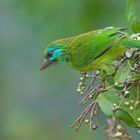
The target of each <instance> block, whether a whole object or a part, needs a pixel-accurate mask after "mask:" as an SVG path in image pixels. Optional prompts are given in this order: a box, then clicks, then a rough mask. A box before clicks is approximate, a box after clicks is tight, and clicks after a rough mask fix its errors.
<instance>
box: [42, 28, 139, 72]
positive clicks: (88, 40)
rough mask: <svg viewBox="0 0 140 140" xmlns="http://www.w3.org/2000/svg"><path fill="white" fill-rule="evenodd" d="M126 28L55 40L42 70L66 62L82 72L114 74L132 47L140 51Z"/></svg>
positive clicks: (46, 55) (51, 44) (45, 57)
mask: <svg viewBox="0 0 140 140" xmlns="http://www.w3.org/2000/svg"><path fill="white" fill-rule="evenodd" d="M126 29H127V28H119V27H113V26H110V27H105V28H103V29H97V30H94V31H90V32H87V33H84V34H80V35H77V36H74V37H68V38H64V39H59V40H56V41H53V42H52V43H50V44H49V45H48V46H47V47H46V48H45V51H44V54H43V59H44V61H43V63H42V64H41V67H40V70H41V71H42V70H44V69H46V68H48V67H49V66H51V65H53V64H56V63H59V62H66V63H68V64H69V65H70V66H71V67H72V68H74V69H75V70H77V71H80V72H90V71H94V70H102V71H105V72H106V73H112V71H114V66H113V62H114V61H118V60H120V59H121V58H122V57H123V56H124V54H125V52H126V51H127V50H128V48H137V49H138V50H139V49H140V41H139V40H136V39H134V38H131V35H129V34H127V33H126V31H125V30H126ZM111 69H112V70H111Z"/></svg>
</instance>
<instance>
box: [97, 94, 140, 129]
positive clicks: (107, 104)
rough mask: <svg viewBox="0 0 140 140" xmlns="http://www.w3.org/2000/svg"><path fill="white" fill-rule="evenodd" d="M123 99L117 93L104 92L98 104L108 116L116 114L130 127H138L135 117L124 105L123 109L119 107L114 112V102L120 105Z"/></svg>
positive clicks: (99, 97)
mask: <svg viewBox="0 0 140 140" xmlns="http://www.w3.org/2000/svg"><path fill="white" fill-rule="evenodd" d="M121 101H122V99H121V97H120V96H119V95H118V94H116V93H108V92H104V93H102V94H100V95H99V96H98V104H99V106H100V108H101V110H102V111H103V112H104V113H105V114H106V115H107V116H108V117H113V116H116V117H117V118H118V119H120V120H122V121H124V122H125V123H126V124H127V125H128V126H130V127H136V126H137V125H136V122H135V120H134V119H133V117H132V116H131V115H132V114H131V115H130V114H129V113H130V112H129V111H128V109H125V108H124V107H123V106H122V109H119V110H117V111H115V112H113V111H112V110H113V106H114V104H117V105H119V104H120V102H121Z"/></svg>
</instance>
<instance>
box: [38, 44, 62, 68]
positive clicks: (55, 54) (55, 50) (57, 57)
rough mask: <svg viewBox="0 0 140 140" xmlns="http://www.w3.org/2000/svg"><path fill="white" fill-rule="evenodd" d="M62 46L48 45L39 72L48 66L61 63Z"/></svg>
mask: <svg viewBox="0 0 140 140" xmlns="http://www.w3.org/2000/svg"><path fill="white" fill-rule="evenodd" d="M62 46H63V44H56V43H52V44H50V45H49V46H48V47H47V48H46V49H45V51H44V54H43V58H44V62H43V63H42V65H41V67H40V70H44V69H46V68H47V67H49V66H50V65H52V64H54V63H56V62H58V61H63V49H62Z"/></svg>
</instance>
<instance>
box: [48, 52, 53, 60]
mask: <svg viewBox="0 0 140 140" xmlns="http://www.w3.org/2000/svg"><path fill="white" fill-rule="evenodd" d="M52 55H53V52H52V51H50V52H48V53H47V58H48V59H49V58H51V57H52Z"/></svg>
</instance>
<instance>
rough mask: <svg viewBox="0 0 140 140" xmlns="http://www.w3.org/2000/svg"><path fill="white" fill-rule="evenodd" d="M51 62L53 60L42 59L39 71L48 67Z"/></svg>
mask: <svg viewBox="0 0 140 140" xmlns="http://www.w3.org/2000/svg"><path fill="white" fill-rule="evenodd" d="M53 63H54V61H46V60H44V62H43V63H42V64H41V66H40V71H42V70H44V69H46V68H48V67H49V66H50V65H51V64H53Z"/></svg>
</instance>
